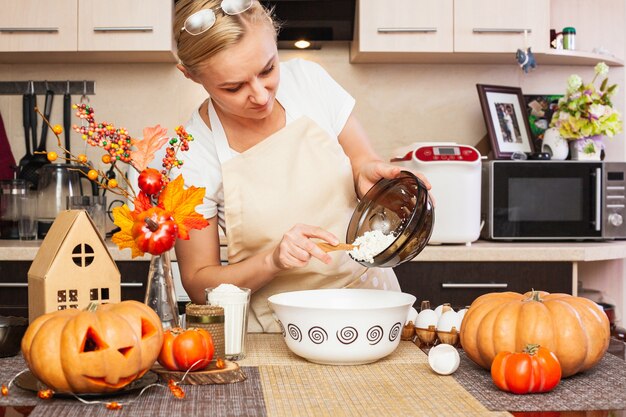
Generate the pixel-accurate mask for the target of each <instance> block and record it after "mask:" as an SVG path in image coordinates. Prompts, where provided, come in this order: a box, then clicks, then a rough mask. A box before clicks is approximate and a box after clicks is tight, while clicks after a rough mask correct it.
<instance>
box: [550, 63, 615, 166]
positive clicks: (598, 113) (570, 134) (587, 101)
mask: <svg viewBox="0 0 626 417" xmlns="http://www.w3.org/2000/svg"><path fill="white" fill-rule="evenodd" d="M594 70H595V75H594V77H593V79H592V80H591V82H590V83H589V84H585V83H583V80H582V79H581V78H580V76H578V75H576V74H572V75H570V77H569V78H568V80H567V91H566V94H565V96H564V97H562V98H561V99H559V102H558V105H557V109H556V111H555V112H554V114H553V116H552V121H551V127H555V128H557V129H558V131H559V134H560V135H561V137H562V138H564V139H566V140H568V141H577V144H576V147H577V149H578V151H580V152H582V153H583V154H591V153H597V154H598V155H599V153H600V151H601V150H602V149H603V148H604V145H603V143H602V136H608V137H613V136H614V135H615V134H617V133H619V132H620V131H621V130H622V122H621V116H620V114H619V112H618V111H617V110H615V109H614V108H613V103H612V102H611V97H612V96H613V95H614V94H615V92H616V91H617V84H613V85H611V86H609V84H608V82H609V79H608V77H607V75H608V72H609V67H608V66H607V65H606V64H605V63H604V62H600V63H598V64H597V65H596V66H595V68H594ZM598 77H603V78H604V80H603V81H602V83H601V84H600V87H599V88H597V87H596V85H595V82H596V80H597V79H598Z"/></svg>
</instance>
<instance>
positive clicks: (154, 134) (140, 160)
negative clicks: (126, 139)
mask: <svg viewBox="0 0 626 417" xmlns="http://www.w3.org/2000/svg"><path fill="white" fill-rule="evenodd" d="M166 135H167V129H166V128H164V127H161V125H156V126H154V127H146V128H145V129H144V130H143V139H141V140H139V139H135V141H134V142H133V145H135V148H137V149H134V150H133V151H132V153H131V155H132V160H131V161H130V163H131V164H132V165H133V166H134V167H135V168H137V170H138V171H139V172H141V171H143V170H144V169H146V168H147V167H148V164H149V163H150V162H152V160H153V159H154V153H155V152H156V151H158V150H159V149H161V147H162V146H163V145H164V144H165V143H166V142H167V141H168V140H169V138H168V137H167V136H166Z"/></svg>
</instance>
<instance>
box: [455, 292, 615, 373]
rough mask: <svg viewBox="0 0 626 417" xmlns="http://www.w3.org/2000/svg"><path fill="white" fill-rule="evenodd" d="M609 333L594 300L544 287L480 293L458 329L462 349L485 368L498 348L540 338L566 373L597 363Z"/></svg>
mask: <svg viewBox="0 0 626 417" xmlns="http://www.w3.org/2000/svg"><path fill="white" fill-rule="evenodd" d="M610 336H611V332H610V327H609V320H608V318H607V316H606V314H605V313H604V312H603V311H602V309H601V308H600V307H599V306H598V305H597V304H596V303H594V302H593V301H591V300H588V299H586V298H582V297H574V296H572V295H569V294H549V293H547V292H544V291H532V292H527V293H526V294H518V293H514V292H502V293H490V294H485V295H482V296H480V297H478V298H477V299H476V300H474V302H473V303H472V305H471V306H470V308H469V310H468V311H467V313H466V314H465V317H463V322H462V324H461V331H460V337H461V345H462V346H463V350H464V351H465V353H466V354H467V356H468V357H469V358H470V359H472V360H473V361H474V362H476V363H477V364H478V365H480V366H482V367H483V368H485V369H490V368H491V364H492V362H493V360H494V358H495V356H496V355H497V354H498V353H499V352H502V351H509V352H520V351H522V349H524V347H525V346H526V345H528V344H538V345H541V346H543V347H545V348H546V349H548V350H550V351H552V352H554V354H555V355H556V357H557V358H558V360H559V363H560V364H561V370H562V372H563V377H564V378H565V377H568V376H571V375H574V374H576V373H578V372H582V371H585V370H587V369H589V368H591V367H593V366H594V365H595V364H597V363H598V362H599V361H600V359H602V356H603V355H604V353H605V352H606V350H607V349H608V347H609V340H610Z"/></svg>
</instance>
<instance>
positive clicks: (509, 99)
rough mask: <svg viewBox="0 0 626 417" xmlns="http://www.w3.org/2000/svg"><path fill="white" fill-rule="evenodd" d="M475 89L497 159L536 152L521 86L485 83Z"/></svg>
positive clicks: (477, 85)
mask: <svg viewBox="0 0 626 417" xmlns="http://www.w3.org/2000/svg"><path fill="white" fill-rule="evenodd" d="M476 88H477V90H478V97H479V98H480V105H481V108H482V111H483V117H484V119H485V125H486V126H487V135H488V136H489V141H490V143H491V149H492V151H493V155H494V158H495V159H509V158H511V155H513V153H515V152H523V153H533V152H535V146H534V143H533V138H532V137H531V133H530V126H529V124H528V115H527V113H526V103H525V101H524V96H523V94H522V89H521V88H519V87H507V86H498V85H486V84H476Z"/></svg>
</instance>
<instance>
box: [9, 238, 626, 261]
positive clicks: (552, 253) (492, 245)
mask: <svg viewBox="0 0 626 417" xmlns="http://www.w3.org/2000/svg"><path fill="white" fill-rule="evenodd" d="M106 243H107V247H108V249H109V252H110V253H111V255H112V256H113V259H115V260H118V261H132V260H134V261H149V260H150V257H151V256H150V255H144V256H143V257H137V258H134V259H133V258H131V255H130V254H131V252H130V249H124V250H119V249H118V248H117V246H116V245H115V244H113V243H112V242H111V241H107V242H106ZM40 245H41V240H35V241H30V242H26V241H19V240H0V261H32V260H33V259H34V257H35V255H36V254H37V251H38V250H39V246H40ZM225 256H226V248H225V247H224V246H222V257H223V259H225ZM622 258H626V241H605V242H544V243H542V242H489V241H478V242H474V243H473V244H471V245H470V246H465V245H429V246H427V247H426V248H425V249H424V250H423V251H422V253H420V254H419V255H417V257H415V259H413V261H414V262H440V261H447V262H507V261H508V262H525V261H531V262H533V261H534V262H586V261H605V260H611V259H622ZM175 259H176V255H175V254H174V251H172V260H175Z"/></svg>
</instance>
